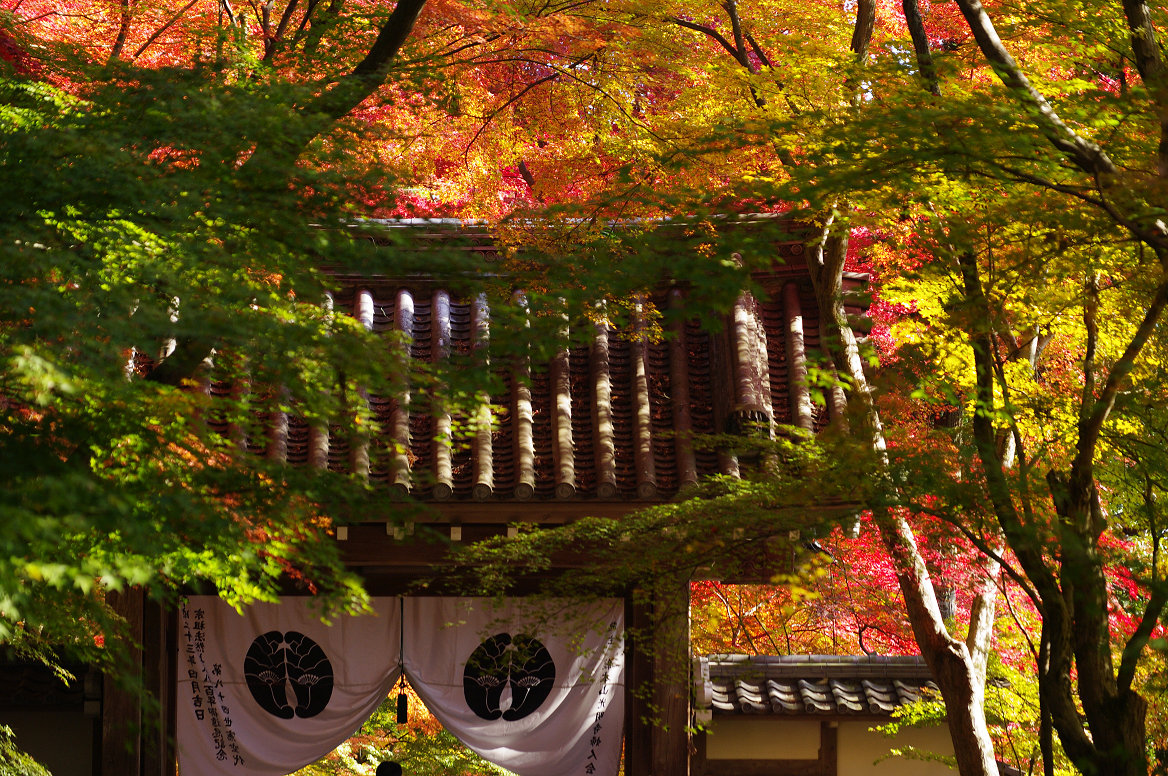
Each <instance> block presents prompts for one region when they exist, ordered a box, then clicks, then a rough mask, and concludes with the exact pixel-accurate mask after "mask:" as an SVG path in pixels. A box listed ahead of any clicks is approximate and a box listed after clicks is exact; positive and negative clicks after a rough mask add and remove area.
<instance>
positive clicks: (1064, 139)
mask: <svg viewBox="0 0 1168 776" xmlns="http://www.w3.org/2000/svg"><path fill="white" fill-rule="evenodd" d="M957 6H958V7H959V8H960V9H961V13H962V15H963V16H965V21H966V23H968V24H969V29H970V31H971V32H973V37H974V39H975V40H976V41H977V45H978V47H979V48H980V49H981V53H982V55H984V56H985V58H986V59H987V60H989V63H990V64H991V65H993V68H994V71H995V72H996V73H997V74H998V78H999V79H1001V81H1002V83H1003V84H1005V86H1006V88H1007V89H1009V90H1010V91H1011V92H1013V93H1014V95H1015V96H1016V97H1018V99H1019V100H1021V101H1022V102H1023V104H1025V105H1027V106H1028V107H1030V108H1031V109H1033V110H1034V111H1035V113H1036V115H1035V121H1036V122H1037V124H1038V128H1039V130H1040V131H1041V132H1042V133H1043V135H1045V136H1046V138H1047V140H1048V141H1050V143H1051V145H1053V146H1054V147H1055V148H1056V149H1058V150H1059V151H1061V152H1062V153H1063V154H1064V155H1066V157H1067V159H1068V160H1070V161H1071V162H1072V163H1073V164H1074V165H1075V166H1077V167H1079V168H1080V169H1082V170H1084V171H1086V172H1090V173H1093V174H1096V175H1100V176H1112V175H1115V174H1117V173H1118V170H1117V168H1116V166H1115V163H1114V162H1112V161H1111V159H1110V157H1108V156H1107V154H1106V153H1104V151H1103V149H1102V148H1100V147H1099V146H1097V145H1096V144H1095V143H1092V142H1091V141H1090V140H1087V139H1086V138H1084V137H1082V136H1080V135H1079V134H1078V133H1076V132H1075V131H1074V130H1073V129H1071V128H1070V127H1068V126H1067V125H1066V124H1065V123H1064V122H1063V120H1062V119H1061V118H1059V115H1058V114H1057V113H1055V112H1054V108H1052V107H1051V105H1050V103H1049V102H1047V101H1046V98H1045V97H1044V96H1043V95H1042V93H1041V92H1039V91H1038V89H1036V88H1034V85H1033V84H1031V83H1030V79H1028V78H1027V77H1026V74H1025V73H1023V72H1022V69H1021V68H1020V67H1018V63H1017V62H1015V61H1014V57H1012V56H1010V52H1009V51H1007V50H1006V47H1005V45H1003V43H1002V40H1001V38H999V37H998V32H997V30H996V29H994V24H993V22H992V21H990V17H989V16H988V15H987V14H986V12H985V8H983V7H982V4H981V2H980V0H957Z"/></svg>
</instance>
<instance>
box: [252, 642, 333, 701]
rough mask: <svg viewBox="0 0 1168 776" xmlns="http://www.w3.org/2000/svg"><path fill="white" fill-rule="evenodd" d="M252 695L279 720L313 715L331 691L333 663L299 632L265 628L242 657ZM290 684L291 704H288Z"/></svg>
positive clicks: (322, 651)
mask: <svg viewBox="0 0 1168 776" xmlns="http://www.w3.org/2000/svg"><path fill="white" fill-rule="evenodd" d="M243 675H244V678H245V679H246V680H247V688H248V689H249V690H251V694H252V697H253V698H255V700H256V703H258V704H259V705H260V708H262V709H263V710H264V711H266V712H268V713H269V714H272V715H273V716H276V717H279V718H280V719H292V717H294V716H296V717H300V718H302V719H307V718H308V717H315V716H316V715H317V714H320V713H321V712H322V711H324V708H325V706H327V705H328V702H329V698H331V697H332V694H333V665H332V663H330V662H329V659H328V656H327V655H325V653H324V650H323V649H321V648H320V645H319V644H317V643H316V642H315V641H313V640H312V639H310V638H309V637H308V636H305V635H304V634H303V633H297V632H296V631H288V632H287V633H280V631H268V632H267V633H265V634H263V635H262V636H259V637H257V638H256V640H255V641H253V642H252V643H251V647H250V648H248V650H247V656H246V657H245V658H244V659H243ZM288 685H291V686H292V694H293V696H294V698H295V703H296V705H295V707H293V706H292V704H291V703H289V699H288V690H287V688H288Z"/></svg>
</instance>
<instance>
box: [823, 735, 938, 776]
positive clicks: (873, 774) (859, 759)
mask: <svg viewBox="0 0 1168 776" xmlns="http://www.w3.org/2000/svg"><path fill="white" fill-rule="evenodd" d="M876 724H877V723H874V722H846V721H845V722H841V723H840V726H839V755H838V757H839V759H838V762H839V776H956V773H957V771H955V770H953V769H951V768H949V767H948V766H946V765H944V764H942V763H938V762H925V761H921V760H908V759H905V758H903V757H890V758H888V759H887V760H884V761H882V762H880V763H879V764H877V765H873V763H874V762H875V761H876V760H877V759H879V758H880V757H882V756H884V755H886V754H888V751H889V750H890V749H892V748H894V747H904V746H915V747H917V748H918V749H922V750H926V751H930V752H936V753H937V754H944V755H952V754H953V741H952V740H951V739H950V738H949V728H948V727H947V726H945V725H938V726H935V727H927V728H910V729H904V730H901V731H900V733H899V734H898V735H897V736H896V738H887V737H885V736H884V735H882V734H880V733H875V732H870V731H869V728H870V727H874V726H875V725H876Z"/></svg>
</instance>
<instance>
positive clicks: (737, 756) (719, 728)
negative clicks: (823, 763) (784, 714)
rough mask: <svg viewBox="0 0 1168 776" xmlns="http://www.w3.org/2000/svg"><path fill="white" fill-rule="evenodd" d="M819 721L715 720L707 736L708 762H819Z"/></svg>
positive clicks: (724, 718) (772, 719) (759, 718)
mask: <svg viewBox="0 0 1168 776" xmlns="http://www.w3.org/2000/svg"><path fill="white" fill-rule="evenodd" d="M818 758H819V721H818V720H776V719H775V718H774V717H745V716H744V717H730V718H726V717H722V718H715V720H714V723H713V725H712V727H711V728H710V729H709V732H707V733H706V759H707V760H787V759H793V760H816V759H818Z"/></svg>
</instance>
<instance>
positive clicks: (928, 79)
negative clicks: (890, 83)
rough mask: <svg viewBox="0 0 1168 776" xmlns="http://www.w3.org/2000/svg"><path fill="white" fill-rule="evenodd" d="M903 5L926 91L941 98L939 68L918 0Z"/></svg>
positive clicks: (904, 1)
mask: <svg viewBox="0 0 1168 776" xmlns="http://www.w3.org/2000/svg"><path fill="white" fill-rule="evenodd" d="M902 5H903V7H904V20H905V22H907V23H908V32H909V35H911V36H912V42H913V52H914V53H915V54H916V57H917V69H918V70H919V71H920V74H921V79H922V80H923V81H924V82H925V89H926V90H927V91H928V92H930V93H932V94H935V95H937V96H938V97H940V96H941V83H940V81H938V80H937V67H936V65H934V64H933V55H932V54H931V53H930V52H929V35H928V33H927V32H925V22H924V19H922V18H921V9H920V6H919V4H918V3H917V0H903V3H902Z"/></svg>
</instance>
